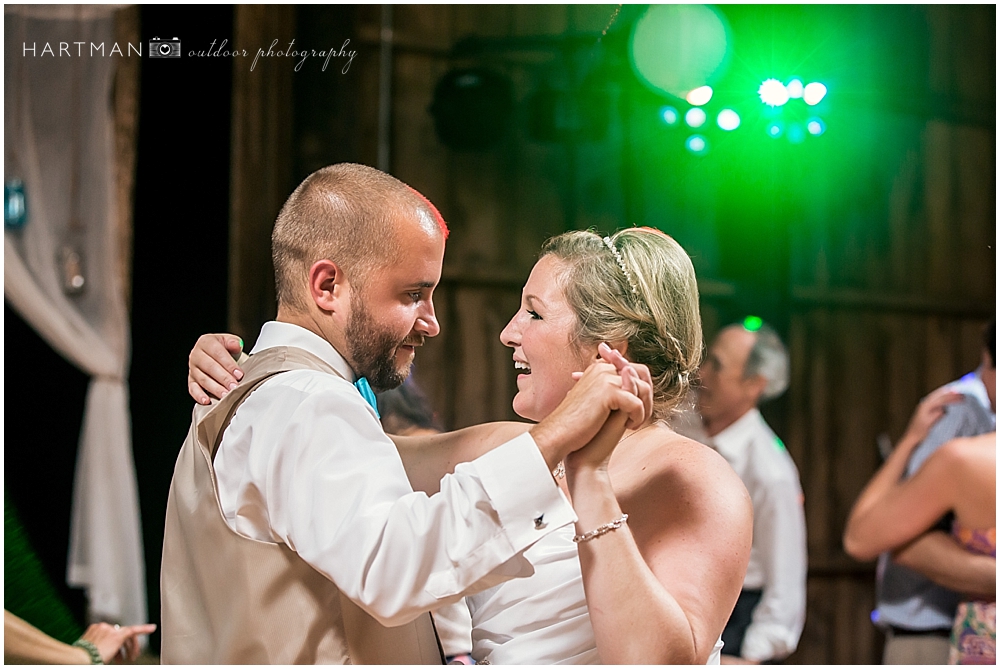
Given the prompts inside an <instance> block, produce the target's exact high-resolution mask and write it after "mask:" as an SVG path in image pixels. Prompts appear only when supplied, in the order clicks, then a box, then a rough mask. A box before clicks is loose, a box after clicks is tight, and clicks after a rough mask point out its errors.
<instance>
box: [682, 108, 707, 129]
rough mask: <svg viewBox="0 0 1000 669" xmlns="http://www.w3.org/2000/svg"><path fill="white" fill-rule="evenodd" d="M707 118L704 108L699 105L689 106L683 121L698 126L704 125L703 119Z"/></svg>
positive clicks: (694, 126)
mask: <svg viewBox="0 0 1000 669" xmlns="http://www.w3.org/2000/svg"><path fill="white" fill-rule="evenodd" d="M706 118H708V117H707V116H706V115H705V110H704V109H702V108H701V107H691V109H688V110H687V113H686V114H684V122H685V123H687V124H688V125H689V126H691V127H692V128H700V127H701V126H703V125H705V119H706Z"/></svg>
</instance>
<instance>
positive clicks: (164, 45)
mask: <svg viewBox="0 0 1000 669" xmlns="http://www.w3.org/2000/svg"><path fill="white" fill-rule="evenodd" d="M149 57H150V58H180V57H181V40H180V38H179V37H175V38H173V39H172V40H166V39H160V38H159V37H154V38H153V39H151V40H149Z"/></svg>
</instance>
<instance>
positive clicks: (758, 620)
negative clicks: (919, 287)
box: [677, 316, 807, 664]
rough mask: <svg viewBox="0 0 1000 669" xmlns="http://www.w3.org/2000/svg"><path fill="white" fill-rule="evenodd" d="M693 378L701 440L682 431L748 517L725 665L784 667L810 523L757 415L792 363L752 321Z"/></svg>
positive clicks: (719, 343)
mask: <svg viewBox="0 0 1000 669" xmlns="http://www.w3.org/2000/svg"><path fill="white" fill-rule="evenodd" d="M699 376H700V380H701V383H700V385H699V387H698V402H697V405H698V412H699V413H700V415H701V426H700V427H701V428H702V429H703V431H699V430H697V429H696V430H684V428H683V427H682V426H677V427H678V431H681V432H685V433H687V436H690V437H693V438H695V439H699V440H700V441H702V442H703V443H705V444H708V445H709V446H711V447H712V448H714V449H715V450H717V451H718V452H719V453H720V454H721V455H722V456H723V457H724V458H725V459H726V460H727V461H728V462H729V464H730V465H732V467H733V469H735V470H736V473H737V474H739V476H740V478H741V479H742V480H743V484H744V485H745V486H746V487H747V491H748V492H749V493H750V499H751V500H752V502H753V512H754V524H753V544H752V547H751V549H750V565H749V566H748V567H747V574H746V578H745V579H744V581H743V591H742V593H741V594H740V598H739V600H738V601H737V602H736V607H735V609H734V610H733V614H732V616H730V619H729V622H728V624H727V625H726V629H725V631H724V632H723V633H722V640H723V642H724V643H725V647H724V648H723V650H722V652H723V655H722V661H723V663H724V664H725V663H727V661H728V662H740V661H742V662H766V661H769V660H781V659H783V658H785V657H787V656H788V655H790V654H791V653H792V652H793V651H794V650H795V647H796V646H797V645H798V642H799V636H800V635H801V634H802V626H803V624H804V623H805V612H806V567H807V558H806V521H805V514H804V513H803V509H802V500H803V496H802V487H801V485H800V484H799V474H798V471H797V470H796V468H795V463H794V462H792V458H791V457H790V456H789V455H788V452H787V451H786V450H785V445H784V444H783V443H782V442H781V440H780V439H779V438H778V437H777V436H776V435H775V434H774V432H773V431H772V430H771V428H770V427H768V425H767V423H766V422H764V418H763V417H762V416H761V415H760V412H759V411H758V410H757V406H758V405H759V404H760V403H761V402H765V401H767V400H770V399H774V398H776V397H778V396H780V395H781V394H782V393H783V392H785V388H787V387H788V353H787V352H786V350H785V346H784V345H783V344H782V343H781V338H780V337H778V334H777V333H776V332H775V331H774V330H773V329H772V328H771V327H769V326H768V325H766V324H764V322H763V321H762V320H761V319H760V318H758V317H756V316H748V317H747V318H746V319H744V321H743V322H742V323H739V324H734V325H730V326H728V327H725V328H723V329H722V330H721V331H720V332H719V334H718V335H717V336H716V337H715V339H714V341H712V344H711V346H709V348H708V354H707V356H706V358H705V362H704V363H702V366H701V369H700V370H699ZM699 432H700V433H699ZM734 656H736V657H739V658H741V660H736V657H734Z"/></svg>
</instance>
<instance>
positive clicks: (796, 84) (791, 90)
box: [785, 77, 805, 100]
mask: <svg viewBox="0 0 1000 669" xmlns="http://www.w3.org/2000/svg"><path fill="white" fill-rule="evenodd" d="M785 89H786V90H787V91H788V97H790V98H793V99H796V100H797V99H799V98H801V97H802V93H803V91H804V90H805V89H804V87H803V85H802V80H801V79H799V78H798V77H795V78H794V79H792V80H791V81H789V82H788V85H787V86H785Z"/></svg>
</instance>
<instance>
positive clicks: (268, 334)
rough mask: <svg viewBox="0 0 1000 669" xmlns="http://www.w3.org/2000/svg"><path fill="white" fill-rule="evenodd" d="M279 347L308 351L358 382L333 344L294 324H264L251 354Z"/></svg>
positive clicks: (345, 376)
mask: <svg viewBox="0 0 1000 669" xmlns="http://www.w3.org/2000/svg"><path fill="white" fill-rule="evenodd" d="M278 346H294V347H295V348H301V349H303V350H304V351H308V352H309V353H312V354H313V355H315V356H316V357H318V358H319V359H320V360H322V361H323V362H325V363H327V364H328V365H330V366H331V367H333V368H334V369H336V370H337V371H338V372H340V374H341V375H342V376H343V377H344V378H345V379H347V380H348V381H350V382H351V383H354V382H355V381H356V380H357V376H356V375H355V374H354V370H353V369H351V366H350V365H349V364H347V360H345V359H344V356H342V355H341V354H340V353H339V352H338V351H337V349H335V348H334V347H333V344H331V343H330V342H328V341H327V340H325V339H323V338H322V337H320V336H319V335H318V334H316V333H315V332H311V331H309V330H307V329H305V328H304V327H301V326H299V325H294V324H293V323H282V322H279V321H268V322H267V323H264V326H263V327H262V328H261V329H260V335H259V336H258V337H257V343H256V344H254V347H253V350H252V351H250V354H251V355H253V354H254V353H259V352H261V351H264V350H266V349H269V348H276V347H278Z"/></svg>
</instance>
